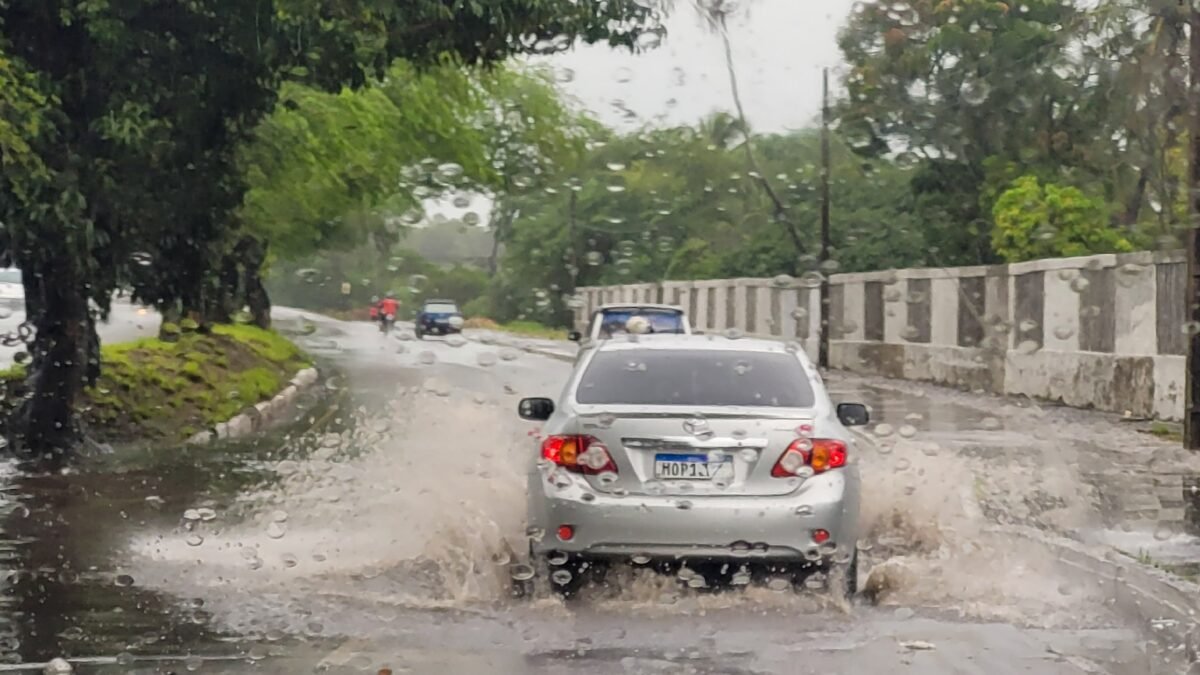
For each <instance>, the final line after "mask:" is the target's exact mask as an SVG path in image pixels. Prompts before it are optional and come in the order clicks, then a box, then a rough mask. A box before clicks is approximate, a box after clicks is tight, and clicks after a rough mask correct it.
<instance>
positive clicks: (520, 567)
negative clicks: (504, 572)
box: [508, 563, 533, 581]
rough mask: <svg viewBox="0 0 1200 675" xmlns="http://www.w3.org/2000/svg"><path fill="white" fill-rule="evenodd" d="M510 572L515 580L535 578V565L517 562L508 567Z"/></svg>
mask: <svg viewBox="0 0 1200 675" xmlns="http://www.w3.org/2000/svg"><path fill="white" fill-rule="evenodd" d="M508 574H509V576H510V577H512V578H513V580H514V581H529V580H530V579H532V578H533V567H531V566H529V565H526V564H524V563H517V564H516V565H512V566H510V567H509V568H508Z"/></svg>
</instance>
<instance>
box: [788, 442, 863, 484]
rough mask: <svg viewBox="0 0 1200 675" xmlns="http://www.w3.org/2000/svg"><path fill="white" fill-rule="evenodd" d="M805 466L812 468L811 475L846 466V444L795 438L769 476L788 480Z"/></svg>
mask: <svg viewBox="0 0 1200 675" xmlns="http://www.w3.org/2000/svg"><path fill="white" fill-rule="evenodd" d="M805 466H807V467H810V468H812V470H813V473H823V472H825V471H828V470H829V469H836V468H838V467H842V466H846V444H845V443H843V442H841V441H837V440H833V439H829V438H814V439H807V438H797V439H796V440H794V441H792V444H791V445H789V446H788V447H787V450H784V451H783V454H782V455H780V456H779V461H777V462H775V466H774V467H772V468H771V475H772V476H774V477H775V478H790V477H792V476H795V475H797V474H798V473H799V472H800V470H801V469H802V468H803V467H805Z"/></svg>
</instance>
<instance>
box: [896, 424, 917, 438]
mask: <svg viewBox="0 0 1200 675" xmlns="http://www.w3.org/2000/svg"><path fill="white" fill-rule="evenodd" d="M896 433H898V434H900V436H901V437H903V438H912V437H913V436H916V435H917V428H916V427H914V426H913V425H911V424H902V425H900V428H899V429H897V430H896Z"/></svg>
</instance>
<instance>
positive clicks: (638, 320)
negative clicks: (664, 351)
mask: <svg viewBox="0 0 1200 675" xmlns="http://www.w3.org/2000/svg"><path fill="white" fill-rule="evenodd" d="M691 333H692V326H691V324H690V323H689V322H688V317H687V314H686V313H685V312H684V311H683V308H682V307H676V306H674V305H659V304H648V303H624V304H613V305H603V306H602V307H600V308H599V309H597V310H596V311H595V312H592V317H591V320H590V321H589V322H588V326H587V332H586V333H580V332H579V331H571V332H570V333H569V334H568V335H567V338H568V339H570V340H573V341H575V342H582V341H584V340H585V339H586V340H588V341H595V340H609V339H612V337H613V336H615V335H629V334H643V335H663V334H666V335H691Z"/></svg>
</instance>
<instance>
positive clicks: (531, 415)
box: [517, 398, 554, 422]
mask: <svg viewBox="0 0 1200 675" xmlns="http://www.w3.org/2000/svg"><path fill="white" fill-rule="evenodd" d="M517 414H518V415H520V416H521V419H523V420H531V421H534V422H545V421H546V420H548V419H550V416H551V415H553V414H554V401H551V400H550V399H548V398H523V399H521V402H520V403H519V404H517Z"/></svg>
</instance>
